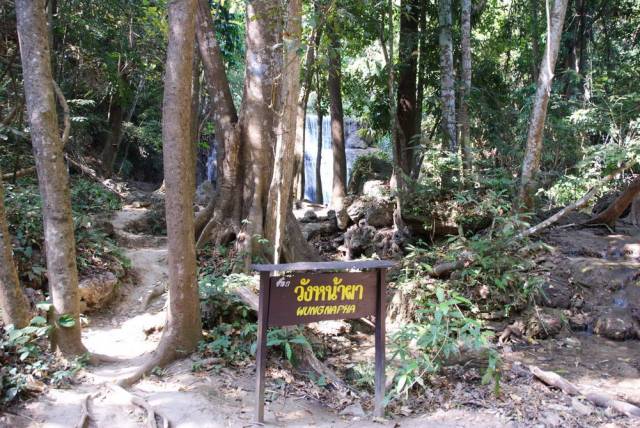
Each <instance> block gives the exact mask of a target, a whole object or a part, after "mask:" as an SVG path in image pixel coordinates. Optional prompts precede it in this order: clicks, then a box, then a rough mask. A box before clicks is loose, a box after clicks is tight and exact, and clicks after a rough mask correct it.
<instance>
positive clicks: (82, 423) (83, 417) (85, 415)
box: [76, 394, 91, 428]
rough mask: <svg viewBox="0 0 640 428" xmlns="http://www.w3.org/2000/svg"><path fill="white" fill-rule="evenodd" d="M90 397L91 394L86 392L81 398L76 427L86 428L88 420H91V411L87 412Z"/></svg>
mask: <svg viewBox="0 0 640 428" xmlns="http://www.w3.org/2000/svg"><path fill="white" fill-rule="evenodd" d="M90 399H91V394H87V395H85V397H84V399H83V400H82V410H81V413H80V420H79V421H78V423H77V424H76V428H87V426H89V422H90V421H91V413H90V412H89V400H90Z"/></svg>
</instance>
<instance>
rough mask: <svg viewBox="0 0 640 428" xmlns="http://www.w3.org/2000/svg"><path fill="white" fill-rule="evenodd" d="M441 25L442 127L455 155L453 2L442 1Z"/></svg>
mask: <svg viewBox="0 0 640 428" xmlns="http://www.w3.org/2000/svg"><path fill="white" fill-rule="evenodd" d="M438 12H439V13H438V22H439V23H440V37H439V43H440V74H441V76H440V102H441V104H442V127H443V132H444V137H445V145H444V146H445V147H448V148H449V150H450V151H451V152H453V153H457V151H458V138H457V130H456V93H455V79H454V76H453V38H452V36H451V0H440V4H439V11H438Z"/></svg>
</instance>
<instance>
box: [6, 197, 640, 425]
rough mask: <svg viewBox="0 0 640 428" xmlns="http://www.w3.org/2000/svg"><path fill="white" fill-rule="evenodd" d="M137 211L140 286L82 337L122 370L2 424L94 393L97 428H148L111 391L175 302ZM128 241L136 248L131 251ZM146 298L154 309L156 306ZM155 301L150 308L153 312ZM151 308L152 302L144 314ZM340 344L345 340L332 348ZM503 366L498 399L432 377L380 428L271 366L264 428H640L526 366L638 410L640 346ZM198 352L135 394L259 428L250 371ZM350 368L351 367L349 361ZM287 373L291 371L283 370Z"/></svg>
mask: <svg viewBox="0 0 640 428" xmlns="http://www.w3.org/2000/svg"><path fill="white" fill-rule="evenodd" d="M135 206H140V205H139V204H137V205H135V204H134V205H128V206H125V207H124V208H123V209H122V210H121V211H119V212H118V213H117V214H116V215H115V217H114V219H113V224H114V228H115V229H116V233H117V234H118V235H119V236H120V238H121V240H122V241H123V242H124V243H125V244H126V245H124V246H126V247H127V249H126V255H127V257H128V258H129V259H130V260H131V263H132V270H133V275H132V277H133V278H132V281H130V282H129V284H125V285H124V286H123V287H124V289H123V290H122V292H120V293H119V296H120V297H119V298H118V299H117V300H116V301H115V302H114V303H113V304H112V305H110V306H109V308H107V309H105V310H102V311H101V312H99V313H97V314H94V315H91V316H89V321H88V324H87V325H86V326H85V328H84V329H83V339H84V342H85V344H86V345H87V347H88V349H89V350H90V351H91V352H94V353H98V354H104V355H108V356H111V357H116V358H118V359H119V360H120V361H119V362H116V363H110V364H101V365H97V366H89V367H87V368H86V369H84V370H83V371H82V372H81V374H80V376H79V378H78V380H77V382H76V383H75V384H74V385H72V386H71V387H70V388H68V389H53V388H50V389H48V390H47V391H46V392H45V393H44V394H42V395H40V396H38V397H35V398H34V399H32V400H28V401H25V402H22V403H20V404H19V405H18V406H16V407H14V408H12V409H10V412H8V413H6V414H5V415H0V426H10V427H17V428H21V427H56V428H57V427H73V426H75V425H76V423H77V422H78V420H79V419H80V415H81V409H82V403H83V400H84V399H85V397H86V396H87V395H91V400H90V401H89V410H90V413H91V418H92V419H91V421H90V424H89V426H91V427H139V426H145V424H146V422H145V414H144V412H143V411H142V410H141V409H140V408H139V407H136V406H133V405H131V404H130V403H129V400H128V396H127V395H125V394H122V393H121V392H119V391H117V390H114V389H112V388H110V387H109V384H110V383H112V382H113V381H115V380H117V379H119V378H120V377H122V376H125V375H126V374H128V373H130V372H131V371H132V370H135V368H136V367H138V366H139V365H140V364H141V363H142V362H143V361H144V358H145V355H146V354H148V353H149V352H151V351H152V350H153V349H154V348H155V347H156V345H157V342H158V340H159V338H160V334H161V333H160V332H159V331H158V330H159V329H160V328H161V326H162V325H163V323H164V311H163V308H164V304H165V298H166V294H162V296H158V297H157V298H155V299H149V297H150V295H156V294H159V293H158V290H159V291H160V292H161V291H162V287H163V286H164V284H165V282H166V277H167V271H166V270H167V263H166V260H165V259H166V255H167V249H166V243H165V241H164V239H161V238H157V237H153V236H145V235H140V234H132V233H130V232H128V231H127V225H128V224H130V223H131V222H133V221H135V220H136V219H139V218H141V216H144V215H145V213H146V209H145V208H135ZM565 232H566V233H569V232H568V231H565ZM127 243H128V244H127ZM148 300H149V301H148ZM147 301H148V302H147ZM147 303H149V304H148V305H147ZM328 339H334V340H335V339H336V338H328ZM372 345H373V344H372V341H371V337H369V335H366V334H363V333H362V332H361V331H360V332H358V331H356V329H353V330H351V331H349V332H347V334H345V337H341V338H340V341H338V344H337V345H336V346H333V347H330V346H329V347H328V349H330V352H329V358H328V360H327V361H328V363H329V364H330V365H332V366H335V367H337V366H338V365H340V364H349V363H353V362H357V361H365V360H367V359H369V360H371V359H372V355H373V349H372ZM500 351H501V354H502V358H503V360H504V362H505V364H504V370H503V373H502V380H501V389H500V393H499V394H498V395H497V396H496V395H495V394H494V391H493V388H492V386H491V385H482V384H481V382H480V379H481V375H482V374H481V373H480V372H479V370H478V369H476V368H473V367H470V366H469V367H459V366H458V367H451V368H449V369H446V370H445V371H444V372H443V373H442V374H440V375H438V376H434V377H433V378H432V380H431V382H430V385H429V386H428V388H427V390H426V391H425V392H423V393H421V394H419V396H417V397H413V398H409V399H407V400H406V401H404V402H402V403H400V402H393V403H392V404H391V406H390V408H392V409H393V413H394V416H390V417H389V419H387V420H385V421H372V418H371V416H370V409H371V407H370V399H369V396H368V394H367V393H366V392H363V393H360V394H359V397H356V396H339V394H335V393H332V392H330V391H328V390H327V388H321V387H318V386H317V385H314V384H313V383H311V382H309V381H308V380H307V379H302V378H296V377H295V376H296V374H294V372H291V371H289V370H286V364H285V365H283V364H282V362H278V361H276V359H275V358H273V360H272V361H270V362H269V366H271V367H270V368H269V369H268V377H269V378H268V383H267V405H266V425H272V426H287V427H306V426H314V427H336V428H338V427H367V426H372V427H408V428H411V427H474V428H479V427H520V426H523V427H525V426H526V427H528V426H536V427H538V426H540V427H547V426H548V427H553V426H576V427H585V426H607V427H632V426H638V425H637V424H638V421H637V420H635V421H634V420H632V419H629V418H627V417H623V416H620V415H617V414H615V412H613V411H611V410H604V409H599V408H596V407H594V406H592V405H591V404H589V403H587V402H586V401H582V400H579V399H577V398H571V397H569V396H567V395H565V394H563V393H562V392H559V391H557V390H553V389H551V388H549V387H547V386H545V385H543V384H542V383H540V382H539V381H537V380H535V379H534V378H533V377H532V376H531V375H530V373H528V371H527V370H523V369H522V366H526V365H529V364H534V365H537V366H539V367H541V368H543V369H545V370H553V371H555V372H557V373H560V374H562V375H563V376H565V377H566V378H567V379H569V380H570V381H572V382H574V383H576V384H577V385H579V386H580V387H583V388H586V389H596V388H597V389H598V390H599V391H601V392H606V393H608V394H610V395H612V396H618V397H623V398H625V399H626V400H628V401H629V402H635V403H636V404H640V365H639V356H640V341H637V340H635V341H625V342H615V341H610V340H607V339H604V338H601V337H598V336H595V335H592V334H590V333H571V332H565V333H562V334H561V335H559V336H557V337H555V338H553V339H549V340H544V341H538V342H535V343H530V342H524V341H523V342H519V343H511V344H509V345H506V346H504V347H502V348H501V349H500ZM199 358H200V357H199V356H198V355H197V354H196V355H194V356H192V357H191V358H189V359H185V360H182V361H178V362H176V363H174V364H172V365H171V366H169V367H168V368H166V369H164V370H162V371H158V372H156V373H154V374H153V375H150V376H149V377H146V378H144V379H143V380H142V381H141V382H139V383H137V384H136V385H135V386H134V387H133V388H131V390H130V391H131V392H132V393H133V394H135V395H137V396H139V397H143V398H144V399H145V400H146V401H147V402H148V403H149V404H151V405H152V406H153V407H154V408H155V409H156V410H157V411H158V413H160V414H162V415H164V416H166V417H167V418H168V419H169V420H170V421H171V426H173V427H198V428H206V427H211V428H213V427H241V426H242V427H248V426H253V425H254V424H253V423H252V420H253V408H254V391H255V377H254V370H253V367H252V365H248V366H247V367H245V368H243V369H242V368H241V369H239V370H237V369H233V370H232V369H229V368H226V367H222V368H221V369H219V370H217V371H200V372H196V371H193V370H192V368H193V366H194V365H196V364H202V363H204V364H206V362H202V361H199ZM350 360H351V361H350ZM283 367H284V368H285V370H283Z"/></svg>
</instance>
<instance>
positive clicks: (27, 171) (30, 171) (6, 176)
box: [2, 166, 36, 180]
mask: <svg viewBox="0 0 640 428" xmlns="http://www.w3.org/2000/svg"><path fill="white" fill-rule="evenodd" d="M35 171H36V167H35V166H30V167H28V168H23V169H21V170H18V171H16V172H7V173H6V174H2V179H3V180H13V179H15V178H20V177H24V176H27V175H29V174H33V173H34V172H35Z"/></svg>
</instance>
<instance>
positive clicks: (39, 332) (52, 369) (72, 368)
mask: <svg viewBox="0 0 640 428" xmlns="http://www.w3.org/2000/svg"><path fill="white" fill-rule="evenodd" d="M50 329H51V327H50V326H49V325H48V324H47V321H46V319H45V318H44V317H42V316H36V317H34V318H33V319H32V320H31V322H30V324H29V326H27V327H25V328H22V329H16V328H14V327H13V326H8V327H7V328H0V409H2V408H3V407H5V406H7V405H8V404H10V403H11V402H13V401H14V400H16V399H18V398H19V397H25V396H27V395H28V394H29V393H33V392H35V391H37V390H40V389H41V387H39V386H38V385H43V384H47V383H49V384H51V385H52V386H56V387H62V386H66V385H67V384H68V383H69V381H70V380H71V379H73V378H74V377H75V375H76V374H77V373H78V372H79V371H80V370H81V369H82V368H83V367H84V366H85V365H86V363H87V361H88V355H85V356H81V357H78V358H76V359H75V360H73V361H71V362H70V363H64V364H63V363H62V362H61V361H58V360H56V359H55V357H54V356H53V355H51V354H50V353H49V352H48V350H47V346H48V345H47V337H48V335H49V332H50Z"/></svg>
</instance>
